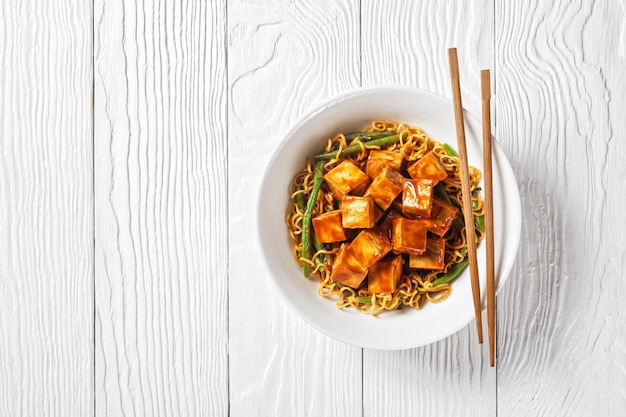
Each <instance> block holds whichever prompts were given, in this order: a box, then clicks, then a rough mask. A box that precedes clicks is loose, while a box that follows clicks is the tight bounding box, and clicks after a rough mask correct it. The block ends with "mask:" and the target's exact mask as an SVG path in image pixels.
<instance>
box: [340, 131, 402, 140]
mask: <svg viewBox="0 0 626 417" xmlns="http://www.w3.org/2000/svg"><path fill="white" fill-rule="evenodd" d="M391 135H393V131H392V130H383V131H382V132H355V133H349V134H347V135H346V140H352V139H356V138H367V139H378V138H384V137H386V136H391Z"/></svg>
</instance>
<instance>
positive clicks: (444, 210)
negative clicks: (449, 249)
mask: <svg viewBox="0 0 626 417" xmlns="http://www.w3.org/2000/svg"><path fill="white" fill-rule="evenodd" d="M458 213H459V209H458V208H456V207H454V206H453V205H450V204H448V203H446V202H445V201H444V200H441V199H439V198H437V197H435V198H433V207H432V209H431V211H430V218H426V219H421V221H422V222H423V223H424V224H425V225H426V227H427V228H428V230H430V231H431V232H433V233H434V234H436V235H437V236H443V235H445V234H446V233H447V232H448V230H450V226H451V225H452V222H454V219H455V218H456V216H457V215H458Z"/></svg>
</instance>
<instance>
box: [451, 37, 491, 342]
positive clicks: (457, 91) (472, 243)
mask: <svg viewBox="0 0 626 417" xmlns="http://www.w3.org/2000/svg"><path fill="white" fill-rule="evenodd" d="M448 61H449V62H450V78H451V81H452V97H453V99H454V119H455V121H456V136H457V143H458V148H459V161H460V165H461V195H462V196H463V217H464V218H465V235H466V239H467V256H468V258H469V267H470V278H471V282H472V297H473V299H474V316H475V318H476V329H477V331H478V343H482V342H483V328H482V303H481V301H480V282H479V280H478V259H477V258H476V233H475V231H474V211H473V209H472V192H471V190H470V178H469V167H468V166H467V146H466V144H465V123H464V122H463V103H462V101H461V82H460V79H459V60H458V57H457V53H456V48H450V49H448Z"/></svg>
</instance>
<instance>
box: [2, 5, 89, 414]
mask: <svg viewBox="0 0 626 417" xmlns="http://www.w3.org/2000/svg"><path fill="white" fill-rule="evenodd" d="M91 16H92V10H91V6H90V4H89V3H87V2H80V1H71V0H70V1H65V0H64V1H59V2H54V4H52V3H49V2H48V3H43V4H42V3H41V2H36V1H20V2H5V1H3V2H0V416H2V417H12V416H92V415H93V402H94V398H93V303H94V300H93V194H92V189H93V187H92V178H93V177H92V173H93V171H92V152H93V147H92V136H91V135H92V116H91V102H92V65H91V64H92V44H91V39H92V31H91Z"/></svg>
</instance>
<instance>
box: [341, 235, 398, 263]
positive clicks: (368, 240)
mask: <svg viewBox="0 0 626 417" xmlns="http://www.w3.org/2000/svg"><path fill="white" fill-rule="evenodd" d="M349 249H350V252H352V253H353V254H354V257H355V258H356V259H357V260H358V261H359V263H360V264H361V265H363V266H364V267H365V268H369V267H370V266H372V265H374V264H375V263H376V262H378V261H380V260H381V259H382V258H383V256H385V255H386V254H387V253H389V251H390V250H391V243H390V242H389V239H387V237H386V236H384V235H383V234H382V233H381V232H380V231H379V230H373V229H371V230H363V231H361V232H360V233H359V234H358V235H357V237H355V238H354V240H353V241H352V243H350V246H349Z"/></svg>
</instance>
